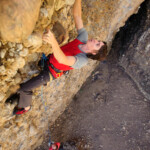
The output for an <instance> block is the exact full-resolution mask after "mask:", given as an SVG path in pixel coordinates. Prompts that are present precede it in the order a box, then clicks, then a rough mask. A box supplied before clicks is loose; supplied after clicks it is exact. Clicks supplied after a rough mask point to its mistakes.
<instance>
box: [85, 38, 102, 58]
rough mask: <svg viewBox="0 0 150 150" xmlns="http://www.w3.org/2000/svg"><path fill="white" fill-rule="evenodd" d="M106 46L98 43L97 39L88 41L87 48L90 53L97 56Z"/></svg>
mask: <svg viewBox="0 0 150 150" xmlns="http://www.w3.org/2000/svg"><path fill="white" fill-rule="evenodd" d="M103 45H104V43H103V42H101V41H98V40H96V39H90V40H88V41H87V43H86V46H87V49H88V53H90V54H92V55H96V54H97V53H98V51H99V49H100V48H101V47H102V46H103Z"/></svg>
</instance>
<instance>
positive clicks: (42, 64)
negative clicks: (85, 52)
mask: <svg viewBox="0 0 150 150" xmlns="http://www.w3.org/2000/svg"><path fill="white" fill-rule="evenodd" d="M47 59H48V58H47V57H46V55H45V54H44V53H43V54H42V58H41V68H42V71H43V70H44V65H45V62H46V61H47ZM42 82H43V76H42ZM41 100H42V103H43V106H44V109H45V113H46V117H47V118H48V113H47V106H46V103H45V100H44V98H43V85H42V87H41ZM48 135H49V142H48V146H49V150H53V149H52V145H53V144H54V145H56V146H57V147H58V148H57V150H59V147H60V143H54V142H53V141H51V133H50V129H49V121H48Z"/></svg>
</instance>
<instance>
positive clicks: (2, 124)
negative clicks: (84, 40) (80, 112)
mask: <svg viewBox="0 0 150 150" xmlns="http://www.w3.org/2000/svg"><path fill="white" fill-rule="evenodd" d="M73 2H74V0H42V2H41V7H40V11H39V18H38V21H37V23H36V25H35V28H34V31H33V33H32V34H31V35H30V36H28V37H26V38H23V39H21V42H20V43H15V42H8V41H7V40H4V39H3V40H2V41H1V42H0V89H1V91H0V110H1V112H0V150H5V149H7V150H18V149H19V150H31V149H34V148H35V147H37V146H38V145H40V144H41V142H42V140H43V134H44V133H45V131H46V130H47V121H48V120H49V122H50V123H53V122H54V121H55V119H56V118H57V117H58V116H59V115H60V114H61V113H62V112H63V111H64V110H65V108H66V106H67V105H68V104H69V103H70V101H71V98H72V97H73V96H74V95H75V94H76V93H77V91H78V90H79V89H80V87H81V86H82V84H83V83H84V82H85V80H86V79H87V77H88V76H89V75H90V74H91V72H92V71H93V70H94V68H95V67H96V65H97V62H95V61H89V64H88V65H87V66H86V67H84V68H82V69H81V70H73V71H70V73H69V75H66V76H63V77H61V78H60V79H58V80H55V81H52V82H51V83H49V84H48V86H47V87H44V99H45V101H46V105H47V107H48V114H49V118H46V115H45V113H44V107H43V105H42V102H41V97H40V93H41V88H39V89H36V90H35V92H34V95H33V105H32V110H31V111H30V112H29V113H27V114H24V115H22V116H12V111H13V108H14V107H15V105H6V104H5V100H6V98H7V97H9V95H10V94H11V93H13V92H15V91H16V90H17V85H19V84H20V83H22V82H25V81H26V80H28V79H30V78H31V77H32V76H33V74H34V73H37V72H38V68H37V61H38V60H39V56H40V53H41V52H45V53H46V54H48V53H50V52H51V50H50V49H51V48H50V46H49V45H47V44H43V43H42V40H41V35H42V33H43V31H44V29H45V28H46V27H47V26H49V27H50V28H51V29H52V30H53V31H54V33H55V35H56V37H57V39H58V41H59V42H60V43H61V41H62V39H64V42H63V43H61V45H62V44H64V43H66V42H68V41H70V40H72V39H73V38H75V37H76V30H75V26H74V23H73V18H72V12H71V7H72V4H73ZM142 2H143V0H117V1H113V0H107V1H103V0H92V1H91V0H83V1H82V5H83V20H84V24H85V27H86V29H87V31H88V33H89V37H94V38H99V39H101V40H104V41H107V42H108V44H109V45H111V41H112V39H113V38H114V35H115V34H116V32H117V31H118V30H119V27H120V26H122V25H124V22H125V21H126V20H127V18H128V17H129V16H130V15H131V14H133V13H135V12H136V11H137V10H138V7H139V5H140V4H141V3H142ZM26 13H28V12H26ZM58 22H59V23H58ZM61 25H62V26H63V27H64V29H65V30H64V29H63V28H62V27H61ZM56 27H57V28H56Z"/></svg>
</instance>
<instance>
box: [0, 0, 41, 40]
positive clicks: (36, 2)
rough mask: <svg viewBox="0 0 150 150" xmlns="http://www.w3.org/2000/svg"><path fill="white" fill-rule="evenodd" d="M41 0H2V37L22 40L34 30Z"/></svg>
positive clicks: (0, 8) (0, 4)
mask: <svg viewBox="0 0 150 150" xmlns="http://www.w3.org/2000/svg"><path fill="white" fill-rule="evenodd" d="M40 6H41V0H26V1H18V0H1V1H0V20H1V21H0V37H1V39H2V40H6V41H10V42H21V41H22V40H23V39H25V38H27V37H28V36H29V35H30V34H31V33H32V31H33V29H34V27H35V23H36V21H37V19H38V16H39V10H40Z"/></svg>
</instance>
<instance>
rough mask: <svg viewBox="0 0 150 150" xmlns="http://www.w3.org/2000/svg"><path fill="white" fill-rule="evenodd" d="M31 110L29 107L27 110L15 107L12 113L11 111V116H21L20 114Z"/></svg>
mask: <svg viewBox="0 0 150 150" xmlns="http://www.w3.org/2000/svg"><path fill="white" fill-rule="evenodd" d="M30 109H31V106H30V108H29V109H28V110H25V109H24V108H18V107H15V108H14V111H13V115H21V114H24V113H26V112H28V111H29V110H30Z"/></svg>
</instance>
